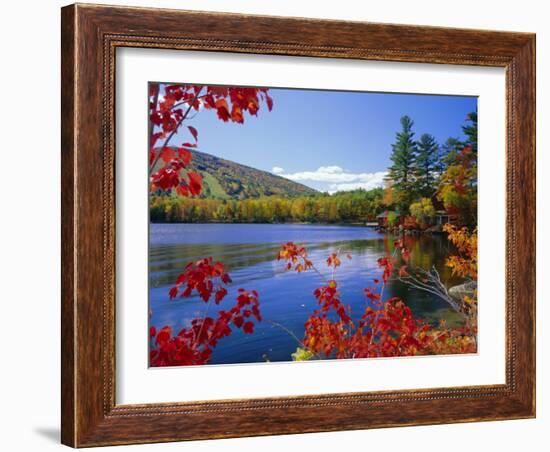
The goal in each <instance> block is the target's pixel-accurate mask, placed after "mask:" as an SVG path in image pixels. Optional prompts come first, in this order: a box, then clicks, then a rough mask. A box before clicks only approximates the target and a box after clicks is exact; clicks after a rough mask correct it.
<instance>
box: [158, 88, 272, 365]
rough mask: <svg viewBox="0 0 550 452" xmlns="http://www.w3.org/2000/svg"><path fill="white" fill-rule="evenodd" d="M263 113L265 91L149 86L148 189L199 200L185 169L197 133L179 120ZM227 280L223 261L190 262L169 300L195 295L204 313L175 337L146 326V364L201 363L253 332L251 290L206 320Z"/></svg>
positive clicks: (239, 119)
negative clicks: (227, 341)
mask: <svg viewBox="0 0 550 452" xmlns="http://www.w3.org/2000/svg"><path fill="white" fill-rule="evenodd" d="M262 101H263V102H265V104H266V105H267V108H268V110H270V111H271V109H272V108H273V100H272V99H271V97H270V96H269V94H268V89H267V88H237V87H221V86H202V85H183V84H172V85H162V86H161V85H160V84H158V83H151V84H150V86H149V175H150V191H151V192H155V191H157V190H160V191H162V192H165V193H170V192H172V190H175V192H176V193H177V194H178V195H179V196H182V197H189V196H198V195H200V193H201V191H202V176H201V175H200V174H199V173H198V172H194V171H191V170H189V165H190V163H191V161H192V152H191V151H192V150H193V149H196V148H197V143H198V138H199V132H198V130H197V129H196V128H195V127H193V126H191V125H186V127H185V129H184V128H183V126H184V125H185V124H184V121H185V120H188V119H190V118H191V117H192V115H194V114H196V113H197V112H198V111H199V110H200V109H204V110H212V111H214V112H215V113H216V115H217V117H218V118H219V119H220V120H222V121H224V122H228V121H229V122H235V123H239V124H242V123H244V119H245V113H248V114H249V115H252V116H256V115H257V114H258V111H259V110H260V105H261V102H262ZM182 130H186V131H187V134H188V135H189V138H188V140H184V141H182V142H181V143H179V144H176V145H174V143H173V142H172V141H173V140H174V139H175V138H176V137H179V135H178V134H182ZM230 283H231V277H230V276H229V274H228V273H227V272H226V270H225V266H224V264H223V263H222V262H214V261H213V259H212V258H211V257H207V258H204V259H200V260H198V261H196V262H190V263H189V264H187V266H186V267H185V268H184V271H183V272H182V273H181V274H180V275H179V276H178V277H177V279H176V281H175V284H174V286H173V287H171V288H170V290H169V297H170V299H174V298H176V297H178V296H179V297H181V298H189V297H190V296H192V295H193V294H196V295H198V296H199V297H200V298H201V299H202V300H203V301H204V302H205V303H206V304H207V308H206V310H205V315H204V316H203V317H200V318H195V319H193V320H191V322H190V326H188V327H185V328H182V329H181V330H180V331H179V332H178V333H177V334H174V332H173V331H172V328H171V327H169V326H164V327H162V328H160V330H157V328H156V327H154V326H151V328H150V332H149V333H150V341H151V347H150V365H151V366H182V365H196V364H205V363H207V362H208V361H210V359H211V357H212V351H213V348H214V347H215V346H216V345H217V343H218V341H220V340H221V339H222V338H224V337H227V336H230V335H231V333H232V332H233V328H237V329H242V331H243V332H244V333H246V334H252V333H253V332H254V324H255V322H259V321H261V320H262V316H261V314H260V301H259V295H258V293H257V292H256V291H255V290H251V291H247V290H245V289H243V288H240V289H238V291H237V297H236V300H235V304H234V305H233V306H232V307H230V308H229V309H227V310H219V311H218V312H217V314H216V315H214V316H209V315H208V308H209V307H210V304H211V301H212V300H213V301H214V303H215V304H216V305H220V304H221V303H222V301H223V300H224V299H225V298H226V296H227V294H228V289H227V285H228V284H230Z"/></svg>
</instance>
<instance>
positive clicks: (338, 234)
mask: <svg viewBox="0 0 550 452" xmlns="http://www.w3.org/2000/svg"><path fill="white" fill-rule="evenodd" d="M290 240H292V241H296V242H299V243H304V244H305V245H306V246H307V248H308V251H309V255H310V257H311V260H312V261H313V262H314V263H315V265H316V266H317V267H318V268H319V269H321V270H324V269H327V267H326V264H325V260H326V257H327V255H328V254H329V253H331V252H334V251H336V250H340V251H342V252H346V253H350V254H351V255H352V256H353V257H352V259H351V260H348V259H342V266H341V267H339V268H338V270H337V273H336V279H337V281H338V283H339V288H340V292H341V296H342V300H343V301H345V302H346V303H347V304H350V305H351V306H352V309H353V313H354V316H355V317H358V316H359V315H360V314H361V313H362V311H363V310H364V308H365V307H366V304H367V301H366V299H365V297H364V296H363V292H362V289H363V288H364V287H366V286H369V285H370V286H372V285H373V282H372V280H373V278H379V277H380V275H381V271H380V269H379V268H378V266H377V260H378V258H379V257H382V256H384V255H387V254H391V253H392V252H393V242H394V238H393V237H390V236H387V235H383V234H379V233H377V232H375V231H374V230H372V229H368V228H363V227H347V226H312V225H248V224H247V225H217V224H207V225H188V224H171V225H166V224H163V225H151V237H150V253H149V256H150V263H149V266H150V308H151V311H152V317H151V324H152V325H156V326H164V325H170V326H172V327H173V328H174V330H176V331H178V330H179V329H180V328H182V327H184V326H188V325H189V322H190V320H191V319H193V318H195V317H200V316H203V315H204V313H205V309H206V304H205V303H203V302H202V301H201V300H200V299H198V297H191V298H188V299H178V300H174V301H170V300H169V298H168V289H169V287H170V285H171V284H172V283H173V281H174V280H175V278H176V277H177V275H178V274H179V273H180V272H181V270H182V268H183V267H184V266H185V264H187V263H188V262H190V261H193V260H197V259H200V258H203V257H208V256H212V257H213V258H214V259H215V260H220V261H222V262H224V264H225V265H226V266H227V268H228V270H229V273H230V274H231V277H232V279H233V284H231V288H230V290H229V294H228V296H227V298H226V300H227V301H226V302H227V303H228V304H230V300H232V299H235V295H236V291H237V289H238V288H239V287H244V288H246V289H256V290H257V291H258V292H259V293H260V301H261V310H262V315H263V317H264V321H263V322H261V323H259V324H258V325H257V327H256V329H255V332H254V334H252V335H244V334H243V333H242V332H240V331H236V332H235V333H233V335H232V336H230V337H228V338H225V339H224V340H223V341H220V343H219V345H218V346H217V347H216V349H215V350H214V354H213V359H212V362H213V363H216V364H221V363H236V362H238V363H243V362H261V361H264V360H265V358H266V357H267V358H268V359H269V360H271V361H287V360H290V354H291V353H292V352H293V351H295V349H296V346H297V343H296V340H295V339H294V338H293V337H292V336H291V335H290V334H288V333H287V332H285V331H283V330H282V329H281V328H279V327H277V326H276V325H274V324H281V325H284V327H285V328H287V329H289V330H290V331H292V332H293V334H295V335H296V336H297V337H299V338H301V337H302V336H303V331H304V328H303V325H304V322H305V320H306V319H307V317H308V316H309V315H310V314H311V312H312V311H313V310H314V309H315V308H316V300H315V298H314V297H313V290H314V289H315V288H316V287H318V286H319V285H320V284H322V282H323V281H322V280H321V278H320V277H319V275H317V274H316V273H314V272H306V273H302V274H297V273H292V272H285V271H284V269H283V264H282V263H281V262H277V261H276V259H275V257H276V254H277V251H278V249H279V247H280V245H281V244H282V243H285V242H287V241H290ZM406 245H407V247H408V248H409V249H410V250H411V252H412V257H411V264H412V265H415V266H420V267H423V268H425V269H428V268H430V267H431V266H435V268H436V269H437V270H438V271H439V273H440V275H441V279H442V281H444V282H445V283H446V284H447V285H448V286H450V285H453V284H456V283H458V282H459V281H456V280H454V279H453V278H452V276H451V274H450V271H449V269H448V268H447V267H445V265H444V261H445V258H446V256H447V255H448V252H449V244H448V242H447V240H446V239H444V238H443V237H441V236H420V237H406ZM326 274H327V277H328V276H329V275H330V272H329V271H328V269H327V271H326ZM385 293H386V294H387V295H388V296H399V297H401V298H403V299H405V300H406V301H407V304H408V305H409V306H410V307H411V309H412V310H413V312H414V314H415V315H416V316H418V317H421V318H424V319H426V320H427V321H429V322H431V323H434V324H435V323H437V322H439V320H440V319H445V320H446V321H447V323H448V324H449V325H450V326H453V325H457V324H459V323H460V322H461V319H460V317H459V316H458V315H456V313H454V311H452V310H451V309H450V308H449V307H448V306H447V305H446V303H445V302H444V301H442V300H440V299H438V298H437V297H435V296H433V295H431V294H428V293H425V292H419V291H417V290H414V289H410V288H409V287H407V286H405V285H404V284H402V283H400V282H399V281H390V282H389V283H388V286H387V288H386V292H385Z"/></svg>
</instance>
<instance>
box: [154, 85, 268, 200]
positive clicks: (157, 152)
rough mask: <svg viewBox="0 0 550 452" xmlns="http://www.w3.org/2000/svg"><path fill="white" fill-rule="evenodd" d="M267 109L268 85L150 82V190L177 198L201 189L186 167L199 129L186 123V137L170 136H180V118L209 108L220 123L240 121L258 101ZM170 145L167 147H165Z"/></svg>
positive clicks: (199, 181) (255, 110)
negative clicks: (254, 86)
mask: <svg viewBox="0 0 550 452" xmlns="http://www.w3.org/2000/svg"><path fill="white" fill-rule="evenodd" d="M262 101H263V102H265V104H266V105H267V108H268V110H269V111H271V109H272V108H273V100H272V99H271V97H270V96H269V94H268V89H267V88H239V87H224V86H203V85H183V84H172V85H162V86H161V84H159V83H151V84H150V86H149V174H150V184H151V187H150V188H151V191H155V190H161V191H163V192H170V191H172V190H175V191H176V192H177V193H178V194H179V195H180V196H197V195H199V194H200V193H201V190H202V176H201V175H200V174H199V173H198V172H194V171H190V170H189V169H188V167H189V164H190V162H191V160H192V154H191V152H190V151H191V150H193V149H196V148H197V143H198V138H199V132H198V130H197V129H196V128H195V127H193V126H191V125H187V126H186V127H185V129H186V131H187V134H188V137H189V138H188V139H187V140H182V139H181V138H180V141H181V142H180V143H176V144H174V143H173V140H174V139H175V138H176V136H177V137H179V136H180V135H183V132H182V126H183V125H184V121H185V120H188V119H190V118H191V117H193V116H194V115H195V114H196V113H198V112H199V110H200V109H204V110H211V111H213V112H215V113H216V115H217V117H218V118H219V119H220V120H222V121H224V122H234V123H238V124H243V123H244V120H245V113H248V114H249V115H252V116H257V114H258V111H259V110H260V108H261V103H262ZM169 145H170V146H169Z"/></svg>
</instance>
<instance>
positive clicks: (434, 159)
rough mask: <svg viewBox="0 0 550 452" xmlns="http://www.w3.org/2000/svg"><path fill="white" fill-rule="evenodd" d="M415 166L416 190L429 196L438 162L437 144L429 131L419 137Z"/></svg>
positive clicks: (431, 193)
mask: <svg viewBox="0 0 550 452" xmlns="http://www.w3.org/2000/svg"><path fill="white" fill-rule="evenodd" d="M416 148H417V151H416V165H415V166H416V168H415V170H416V171H415V175H416V180H417V190H418V192H419V193H420V194H421V195H422V196H425V197H427V198H430V197H431V196H432V195H433V194H434V191H435V171H436V165H437V163H438V153H439V145H438V144H437V142H436V141H435V138H434V137H433V136H432V135H430V134H429V133H425V134H423V135H422V136H421V137H420V140H419V141H418V143H417V145H416Z"/></svg>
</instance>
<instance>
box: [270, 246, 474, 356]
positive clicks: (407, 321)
mask: <svg viewBox="0 0 550 452" xmlns="http://www.w3.org/2000/svg"><path fill="white" fill-rule="evenodd" d="M395 249H396V250H397V252H398V253H399V255H400V256H399V261H401V262H407V261H408V260H409V258H410V252H409V251H408V249H407V248H406V247H404V246H403V243H402V241H401V240H398V241H396V243H395ZM278 258H279V259H283V260H285V263H286V267H285V268H286V269H287V270H291V269H293V270H295V271H298V272H302V271H305V270H304V266H303V265H301V263H302V262H301V261H300V260H303V259H306V260H308V263H309V264H308V266H307V269H313V270H315V271H316V272H317V273H319V274H320V275H321V272H320V271H319V270H318V269H317V268H316V267H315V266H314V264H313V263H312V262H311V261H309V259H307V251H306V250H305V248H304V247H303V246H300V245H296V244H294V243H292V242H289V243H287V244H285V245H283V246H282V247H281V250H280V251H279V255H278ZM397 263H398V258H397V256H385V257H382V258H380V259H378V265H379V267H380V269H381V271H382V275H381V280H380V279H378V278H375V279H373V281H372V282H373V286H372V287H366V288H365V289H364V290H363V296H364V297H365V308H364V310H363V312H362V313H360V316H359V317H358V318H354V317H355V316H354V315H353V313H352V312H351V308H350V306H349V305H346V304H344V302H343V301H342V299H341V294H340V292H339V290H338V283H337V281H336V280H335V279H328V280H327V281H326V282H325V283H324V284H322V285H321V286H319V287H318V288H317V289H315V290H314V292H313V296H314V297H315V298H316V300H317V303H318V308H317V309H316V310H315V311H314V312H313V313H312V315H311V316H310V317H309V318H308V319H307V321H306V322H305V333H304V338H303V340H302V343H301V344H300V345H301V347H302V348H303V349H302V350H301V352H300V353H296V354H294V355H295V356H300V357H307V359H313V358H318V359H322V358H339V359H343V358H373V357H390V356H411V355H429V354H453V353H473V352H475V351H476V341H475V334H474V333H473V332H472V331H471V330H469V329H468V328H467V327H464V328H455V329H448V328H446V327H445V325H444V324H443V323H442V324H441V325H439V327H435V328H434V327H431V326H430V325H429V324H427V323H425V322H423V321H422V320H419V319H416V318H415V317H414V316H413V314H412V311H411V309H410V308H409V307H408V306H407V305H406V303H405V302H404V301H403V300H401V299H399V298H396V297H390V298H389V299H384V289H385V287H386V284H387V283H388V281H389V280H390V278H392V277H393V276H394V275H396V274H399V273H402V272H404V271H405V266H403V265H401V266H400V265H397ZM289 264H290V266H289ZM326 264H327V266H328V267H332V269H333V270H334V269H335V268H336V267H338V266H339V265H340V264H341V260H340V258H339V253H332V254H330V255H329V257H328V258H327V260H326ZM298 266H299V267H298Z"/></svg>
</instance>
